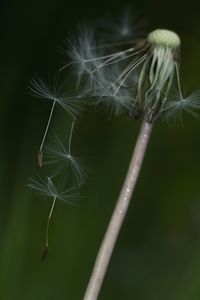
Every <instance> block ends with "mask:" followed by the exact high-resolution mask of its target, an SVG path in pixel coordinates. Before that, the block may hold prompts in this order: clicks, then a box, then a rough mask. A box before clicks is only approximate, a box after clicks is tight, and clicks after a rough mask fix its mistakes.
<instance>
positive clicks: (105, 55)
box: [68, 21, 200, 300]
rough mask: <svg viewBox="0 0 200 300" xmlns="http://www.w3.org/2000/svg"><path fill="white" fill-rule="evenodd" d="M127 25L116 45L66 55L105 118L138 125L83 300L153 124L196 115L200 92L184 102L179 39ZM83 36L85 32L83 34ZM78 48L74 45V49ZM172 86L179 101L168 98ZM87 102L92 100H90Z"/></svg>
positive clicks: (117, 225)
mask: <svg viewBox="0 0 200 300" xmlns="http://www.w3.org/2000/svg"><path fill="white" fill-rule="evenodd" d="M128 24H129V21H127V23H125V25H127V26H124V27H122V32H121V34H119V35H118V36H119V42H117V41H116V36H115V35H114V36H113V43H112V42H111V41H108V40H105V43H104V41H103V40H102V39H100V40H99V41H98V40H95V39H94V34H93V35H92V37H91V35H90V34H88V36H90V37H91V38H88V39H85V38H81V37H79V39H78V42H75V43H74V44H73V46H71V48H70V50H69V52H68V54H69V56H70V58H71V59H72V62H71V65H72V66H73V65H74V66H75V70H76V72H77V80H78V82H81V83H82V85H80V86H81V89H82V90H81V94H83V95H85V96H87V97H88V100H89V102H90V103H91V104H94V105H95V106H98V105H101V106H102V108H104V109H106V110H107V111H108V112H109V114H115V115H118V114H120V113H124V112H125V113H127V114H128V115H130V116H133V117H135V118H138V117H140V116H143V123H142V126H141V129H140V133H139V136H138V139H137V142H136V146H135V149H134V151H133V156H132V159H131V162H130V165H129V169H128V172H127V176H126V178H125V181H124V184H123V186H122V189H121V192H120V195H119V197H118V200H117V204H116V207H115V209H114V212H113V215H112V217H111V220H110V222H109V225H108V228H107V230H106V233H105V236H104V239H103V241H102V244H101V246H100V249H99V252H98V255H97V258H96V261H95V265H94V268H93V271H92V274H91V277H90V281H89V284H88V286H87V289H86V292H85V296H84V300H96V299H97V297H98V294H99V292H100V289H101V285H102V282H103V279H104V277H105V273H106V270H107V267H108V264H109V261H110V257H111V254H112V252H113V250H114V246H115V243H116V240H117V237H118V235H119V231H120V229H121V226H122V223H123V220H124V218H125V216H126V213H127V210H128V207H129V203H130V200H131V197H132V194H133V192H134V189H135V186H136V182H137V179H138V176H139V173H140V169H141V166H142V162H143V159H144V155H145V152H146V149H147V145H148V142H149V138H150V135H151V132H152V128H153V125H154V123H155V122H156V121H157V120H158V119H160V118H161V117H163V118H164V119H165V118H168V119H170V118H174V116H175V115H176V116H178V117H181V116H182V112H183V111H187V112H189V113H191V114H193V115H196V112H195V110H196V109H199V108H200V92H196V93H193V94H191V95H190V96H187V97H185V98H184V97H183V93H182V88H181V83H180V74H179V73H180V70H179V68H180V45H181V40H180V37H179V36H178V35H177V34H176V33H175V32H173V31H171V30H168V29H156V30H153V31H152V32H150V33H149V34H148V35H146V36H145V37H144V36H142V35H141V36H140V35H139V34H138V32H137V34H138V36H137V34H134V35H133V37H132V40H128V41H127V42H126V41H125V39H124V37H126V36H127V37H129V38H131V34H130V33H131V31H130V30H129V26H128ZM84 36H87V33H84ZM80 41H81V43H80ZM77 45H78V46H77ZM172 87H173V88H174V87H175V88H176V89H177V94H178V98H177V99H176V100H175V101H174V100H173V99H172V98H171V93H172ZM90 100H92V101H90Z"/></svg>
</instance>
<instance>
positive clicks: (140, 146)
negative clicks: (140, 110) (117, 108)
mask: <svg viewBox="0 0 200 300" xmlns="http://www.w3.org/2000/svg"><path fill="white" fill-rule="evenodd" d="M151 131H152V124H149V123H148V122H147V121H146V119H145V120H144V121H143V123H142V126H141V129H140V133H139V136H138V139H137V142H136V146H135V149H134V151H133V155H132V159H131V162H130V165H129V169H128V173H127V175H126V178H125V181H124V184H123V186H122V189H121V192H120V195H119V198H118V200H117V204H116V206H115V209H114V212H113V214H112V217H111V219H110V223H109V225H108V228H107V230H106V233H105V236H104V239H103V241H102V244H101V246H100V248H99V252H98V255H97V258H96V262H95V265H94V268H93V271H92V274H91V277H90V281H89V283H88V286H87V289H86V292H85V296H84V298H83V300H96V299H97V297H98V295H99V292H100V289H101V286H102V283H103V279H104V277H105V274H106V270H107V268H108V264H109V261H110V258H111V255H112V253H113V250H114V246H115V243H116V240H117V237H118V235H119V231H120V229H121V226H122V223H123V220H124V218H125V216H126V213H127V210H128V207H129V203H130V200H131V196H132V194H133V191H134V189H135V186H136V182H137V179H138V176H139V173H140V169H141V166H142V162H143V159H144V155H145V151H146V148H147V145H148V141H149V138H150V134H151Z"/></svg>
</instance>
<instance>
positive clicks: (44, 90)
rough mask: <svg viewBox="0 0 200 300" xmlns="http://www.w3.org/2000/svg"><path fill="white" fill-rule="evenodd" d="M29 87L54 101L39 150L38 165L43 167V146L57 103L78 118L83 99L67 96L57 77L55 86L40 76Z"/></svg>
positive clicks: (42, 96)
mask: <svg viewBox="0 0 200 300" xmlns="http://www.w3.org/2000/svg"><path fill="white" fill-rule="evenodd" d="M29 89H30V91H31V93H32V94H33V95H35V96H36V97H39V98H44V99H47V100H50V101H51V102H53V103H52V107H51V111H50V114H49V118H48V121H47V125H46V129H45V132H44V135H43V138H42V142H41V145H40V148H39V150H38V165H39V166H40V167H42V165H43V146H44V143H45V140H46V137H47V134H48V131H49V126H50V123H51V120H52V116H53V113H54V110H55V105H56V103H57V104H59V105H60V106H61V107H62V108H63V109H65V110H66V111H67V112H68V113H69V114H70V115H71V116H72V117H73V118H77V117H78V116H79V114H80V112H81V111H82V110H83V108H82V103H83V102H82V100H81V99H80V97H77V96H76V97H72V96H70V97H67V96H65V95H64V94H63V93H62V91H61V85H58V83H57V81H56V79H55V80H54V83H53V86H52V87H49V86H48V85H47V84H46V83H45V82H44V81H43V80H42V79H40V78H39V77H37V78H34V79H33V80H32V81H31V83H30V85H29Z"/></svg>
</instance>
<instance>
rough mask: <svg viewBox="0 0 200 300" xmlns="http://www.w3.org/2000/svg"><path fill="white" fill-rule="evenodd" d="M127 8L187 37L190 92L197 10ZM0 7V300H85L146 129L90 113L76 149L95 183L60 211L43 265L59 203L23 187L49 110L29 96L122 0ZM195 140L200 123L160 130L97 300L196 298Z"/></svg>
mask: <svg viewBox="0 0 200 300" xmlns="http://www.w3.org/2000/svg"><path fill="white" fill-rule="evenodd" d="M129 3H130V4H131V5H133V7H135V8H136V9H138V10H139V11H140V13H141V15H142V16H144V17H145V18H146V19H147V20H148V21H149V24H151V27H152V28H159V27H166V28H169V29H173V30H175V31H177V32H178V33H179V35H180V36H181V38H182V81H183V83H184V86H185V89H186V91H189V92H190V91H192V90H193V89H194V88H195V87H197V88H198V87H199V88H200V59H199V57H200V35H199V32H200V31H199V29H200V18H199V9H200V4H199V2H198V1H194V0H191V1H189V3H187V4H184V3H183V2H182V1H180V0H179V1H172V0H170V1H167V2H164V1H158V0H153V1H147V0H146V1H145V0H142V1H141V0H140V1H139V0H136V1H134V2H129ZM0 8H1V9H0V24H1V26H0V41H1V43H0V66H1V72H0V77H1V78H0V99H1V110H0V115H1V117H0V124H1V127H0V130H1V145H2V146H1V150H0V151H1V164H0V165H1V167H0V176H1V181H0V191H1V201H0V299H1V300H12V299H15V300H17V299H20V300H23V299H26V300H55V299H61V300H62V299H69V300H80V299H82V297H83V294H84V290H85V288H86V285H87V282H88V279H89V275H90V272H91V269H92V266H93V263H94V260H95V256H96V253H97V249H98V246H99V244H100V241H101V239H102V237H103V233H104V231H105V228H106V226H107V224H108V220H109V217H110V215H111V212H112V209H113V207H114V204H115V201H116V197H117V195H118V193H119V190H120V187H121V184H122V182H123V178H124V176H125V174H126V169H127V166H128V162H129V159H130V156H131V152H132V149H133V146H134V143H135V140H136V137H137V133H138V129H139V125H140V124H139V122H136V121H134V120H132V119H129V118H128V117H126V116H122V117H120V118H113V119H110V120H108V119H107V118H106V116H104V115H103V114H102V113H98V112H95V111H94V110H92V109H89V110H88V111H86V112H85V113H84V115H83V117H82V119H81V120H80V125H79V126H78V127H77V128H76V131H75V137H74V139H75V144H76V147H80V149H81V150H82V149H83V150H84V151H83V152H84V153H86V156H88V157H89V159H91V161H92V170H91V176H90V178H89V180H88V182H87V185H86V186H85V187H84V190H83V195H84V199H83V200H82V201H81V203H80V205H79V206H78V207H74V206H68V205H66V204H65V203H63V202H58V203H57V205H56V209H55V211H54V215H53V219H52V223H51V228H50V251H49V256H48V257H47V259H46V261H45V262H44V263H41V261H40V257H41V252H42V249H43V245H44V236H45V226H46V220H47V216H48V212H49V209H50V205H51V201H50V200H46V199H43V197H40V196H36V195H34V194H33V193H32V191H30V190H29V189H28V188H27V187H26V185H27V182H28V178H29V177H34V176H35V174H36V173H39V170H38V167H37V162H36V153H37V150H38V146H39V144H40V141H41V138H42V134H43V131H44V126H45V124H46V121H47V117H48V113H49V109H50V107H49V105H48V103H47V102H45V101H43V100H40V99H35V98H33V97H30V96H29V95H28V89H27V86H28V83H29V81H30V79H31V78H32V76H33V75H34V74H35V73H39V74H41V75H43V74H48V73H53V72H54V71H55V70H57V69H58V67H59V66H60V62H61V60H62V59H63V57H61V55H60V54H59V52H58V47H59V46H60V45H62V44H63V41H64V40H65V39H66V38H67V36H68V33H69V31H71V30H73V29H74V28H75V29H76V26H77V24H78V22H79V21H80V20H82V19H94V20H95V19H96V18H97V17H99V16H101V15H102V14H103V13H104V12H105V11H110V12H111V13H112V14H114V15H115V14H118V13H119V12H120V11H121V10H122V9H123V8H124V1H122V0H121V1H111V0H107V1H91V0H86V1H79V2H78V1H66V0H65V1H64V0H29V1H28V0H26V1H20V0H19V1H14V0H7V1H4V2H3V1H1V3H0ZM68 121H69V120H67V119H66V114H62V112H60V111H59V109H58V110H57V111H56V115H55V118H54V120H53V124H54V125H55V126H58V127H59V128H60V129H59V128H58V131H59V130H62V131H64V132H65V130H66V132H67V130H68V126H67V124H68ZM53 124H52V125H53ZM199 137H200V122H199V121H198V120H195V119H193V118H190V117H186V118H185V119H184V126H183V127H182V126H180V125H176V126H173V127H169V126H167V125H166V124H165V123H163V122H160V123H159V124H157V125H156V126H155V129H154V132H153V134H152V138H151V141H150V145H149V148H148V151H147V155H146V158H145V161H144V165H143V169H142V172H141V176H140V178H139V181H138V186H137V189H136V192H135V195H134V199H133V200H134V201H132V204H131V206H130V209H129V212H128V215H127V218H126V220H125V223H124V226H123V228H122V231H121V233H120V237H119V240H118V242H117V246H116V248H115V252H114V254H113V257H112V261H111V263H110V266H109V270H108V272H107V276H106V279H105V282H104V285H103V289H102V292H101V294H100V297H99V299H101V300H111V299H114V300H118V299H119V300H121V299H127V300H132V299H137V300H144V299H148V300H157V299H162V300H169V299H170V300H188V299H189V300H198V299H200V159H199V157H200V156H199V153H200V138H199Z"/></svg>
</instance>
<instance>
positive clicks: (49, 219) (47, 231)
mask: <svg viewBox="0 0 200 300" xmlns="http://www.w3.org/2000/svg"><path fill="white" fill-rule="evenodd" d="M56 199H57V197H56V196H55V197H54V198H53V203H52V205H51V209H50V212H49V216H48V220H47V226H46V242H45V249H44V251H43V254H42V261H43V260H45V258H46V256H47V254H48V249H49V225H50V221H51V217H52V213H53V210H54V207H55V203H56Z"/></svg>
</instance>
